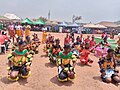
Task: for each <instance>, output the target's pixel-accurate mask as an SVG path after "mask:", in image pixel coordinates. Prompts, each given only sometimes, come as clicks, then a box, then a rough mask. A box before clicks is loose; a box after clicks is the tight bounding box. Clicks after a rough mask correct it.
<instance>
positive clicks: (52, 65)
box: [45, 62, 56, 68]
mask: <svg viewBox="0 0 120 90" xmlns="http://www.w3.org/2000/svg"><path fill="white" fill-rule="evenodd" d="M45 66H46V67H47V68H49V67H50V68H54V67H56V65H55V64H53V63H50V62H49V63H45Z"/></svg>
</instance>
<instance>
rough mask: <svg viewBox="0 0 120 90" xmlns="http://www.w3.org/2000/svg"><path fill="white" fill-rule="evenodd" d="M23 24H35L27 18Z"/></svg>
mask: <svg viewBox="0 0 120 90" xmlns="http://www.w3.org/2000/svg"><path fill="white" fill-rule="evenodd" d="M22 23H23V24H25V23H28V24H33V22H32V21H31V20H30V19H29V18H26V19H24V20H23V21H22Z"/></svg>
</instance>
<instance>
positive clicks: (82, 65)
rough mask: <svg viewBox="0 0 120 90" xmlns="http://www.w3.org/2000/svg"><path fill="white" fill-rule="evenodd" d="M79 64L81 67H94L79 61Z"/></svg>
mask: <svg viewBox="0 0 120 90" xmlns="http://www.w3.org/2000/svg"><path fill="white" fill-rule="evenodd" d="M77 65H78V66H80V67H92V66H91V65H89V64H87V65H84V64H81V63H77Z"/></svg>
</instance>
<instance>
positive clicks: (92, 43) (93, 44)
mask: <svg viewBox="0 0 120 90" xmlns="http://www.w3.org/2000/svg"><path fill="white" fill-rule="evenodd" d="M95 45H96V42H95V41H93V40H91V41H90V48H91V47H93V46H95Z"/></svg>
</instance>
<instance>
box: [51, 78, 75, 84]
mask: <svg viewBox="0 0 120 90" xmlns="http://www.w3.org/2000/svg"><path fill="white" fill-rule="evenodd" d="M50 81H51V82H52V83H54V84H56V85H58V86H72V84H74V82H72V81H67V82H60V81H58V79H57V76H54V77H53V78H51V79H50Z"/></svg>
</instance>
